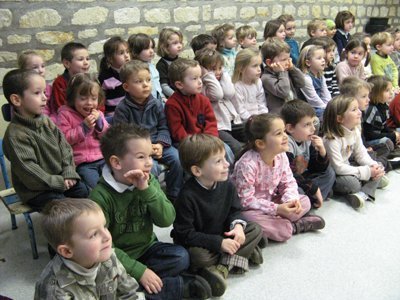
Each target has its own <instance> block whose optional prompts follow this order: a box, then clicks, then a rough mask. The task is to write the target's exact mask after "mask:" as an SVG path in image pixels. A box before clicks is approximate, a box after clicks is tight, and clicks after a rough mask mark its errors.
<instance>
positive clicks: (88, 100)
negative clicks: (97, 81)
mask: <svg viewBox="0 0 400 300" xmlns="http://www.w3.org/2000/svg"><path fill="white" fill-rule="evenodd" d="M90 92H91V93H90V94H89V95H77V98H76V99H75V103H74V106H75V110H76V111H77V112H78V113H80V114H81V116H82V117H83V118H86V117H87V116H88V115H90V113H91V112H92V110H93V109H97V106H98V104H99V87H98V86H95V87H93V88H92V90H91V91H90Z"/></svg>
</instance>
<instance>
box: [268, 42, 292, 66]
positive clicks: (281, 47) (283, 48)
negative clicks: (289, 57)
mask: <svg viewBox="0 0 400 300" xmlns="http://www.w3.org/2000/svg"><path fill="white" fill-rule="evenodd" d="M282 52H284V53H290V46H289V45H288V43H286V42H284V41H282V40H281V39H279V38H277V37H273V38H268V39H266V40H265V42H264V43H263V44H262V46H261V54H262V59H263V62H264V61H265V60H266V59H271V60H272V59H274V58H275V57H276V56H278V55H279V54H281V53H282Z"/></svg>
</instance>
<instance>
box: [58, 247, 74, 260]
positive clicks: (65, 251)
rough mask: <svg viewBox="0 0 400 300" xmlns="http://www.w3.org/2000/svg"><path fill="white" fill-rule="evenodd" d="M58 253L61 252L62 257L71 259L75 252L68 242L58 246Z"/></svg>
mask: <svg viewBox="0 0 400 300" xmlns="http://www.w3.org/2000/svg"><path fill="white" fill-rule="evenodd" d="M56 251H57V253H58V254H60V255H61V256H62V257H65V258H68V259H70V258H71V257H72V255H73V254H74V253H73V251H72V248H71V247H70V246H69V245H67V244H61V245H58V246H57V249H56Z"/></svg>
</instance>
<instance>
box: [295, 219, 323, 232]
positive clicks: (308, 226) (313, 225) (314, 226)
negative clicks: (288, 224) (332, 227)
mask: <svg viewBox="0 0 400 300" xmlns="http://www.w3.org/2000/svg"><path fill="white" fill-rule="evenodd" d="M294 227H295V229H296V231H295V233H303V232H308V231H315V230H320V229H322V228H324V227H325V220H324V219H323V218H322V217H320V216H316V215H305V216H304V217H302V218H301V219H300V220H298V221H296V222H294Z"/></svg>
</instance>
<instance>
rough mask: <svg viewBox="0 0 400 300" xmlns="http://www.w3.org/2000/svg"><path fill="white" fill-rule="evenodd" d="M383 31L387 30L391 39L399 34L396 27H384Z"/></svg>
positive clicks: (399, 31) (399, 30)
mask: <svg viewBox="0 0 400 300" xmlns="http://www.w3.org/2000/svg"><path fill="white" fill-rule="evenodd" d="M385 31H386V32H389V33H390V34H391V35H392V37H393V39H395V38H396V35H398V34H400V29H399V28H397V27H390V28H388V29H386V30H385Z"/></svg>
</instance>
